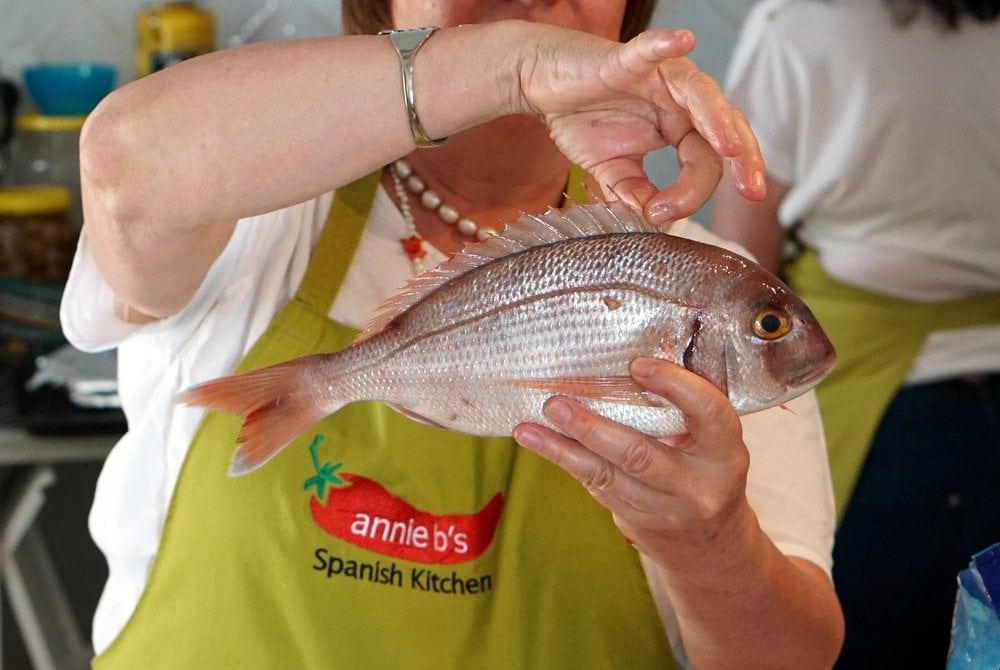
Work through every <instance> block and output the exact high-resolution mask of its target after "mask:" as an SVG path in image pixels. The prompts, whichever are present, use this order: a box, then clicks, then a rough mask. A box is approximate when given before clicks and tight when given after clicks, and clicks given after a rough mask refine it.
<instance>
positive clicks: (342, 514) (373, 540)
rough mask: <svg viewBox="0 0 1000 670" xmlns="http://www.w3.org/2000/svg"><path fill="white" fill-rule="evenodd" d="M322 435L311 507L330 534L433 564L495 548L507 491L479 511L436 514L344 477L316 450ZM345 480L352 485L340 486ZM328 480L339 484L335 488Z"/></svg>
mask: <svg viewBox="0 0 1000 670" xmlns="http://www.w3.org/2000/svg"><path fill="white" fill-rule="evenodd" d="M322 439H323V436H322V435H317V436H316V439H315V440H314V441H313V444H312V446H311V447H310V448H309V452H310V454H311V455H312V458H313V466H314V468H315V469H316V474H315V475H314V476H313V477H310V478H309V479H308V480H307V481H306V485H305V487H306V489H308V488H310V487H316V489H317V491H316V495H314V496H312V498H310V500H309V509H310V512H311V513H312V518H313V520H314V521H315V522H316V524H317V525H318V526H319V527H320V528H322V529H323V530H325V531H326V532H327V533H329V534H330V535H333V536H334V537H336V538H339V539H341V540H343V541H345V542H349V543H351V544H353V545H355V546H358V547H362V548H364V549H368V550H370V551H374V552H376V553H379V554H382V555H383V556H391V557H393V558H400V559H404V560H408V561H413V562H416V563H428V564H449V563H462V562H465V561H471V560H473V559H474V558H477V557H478V556H480V555H482V553H483V552H484V551H486V549H487V548H489V546H490V543H491V542H492V541H493V536H494V535H495V534H496V529H497V524H498V523H499V521H500V515H501V514H502V512H503V505H504V499H503V494H502V493H497V494H496V495H495V496H493V499H492V500H490V501H489V502H488V503H487V504H486V506H485V507H483V509H481V510H480V511H479V512H476V513H475V514H433V513H431V512H427V511H424V510H420V509H417V508H416V507H414V506H413V505H411V504H410V503H408V502H407V501H406V500H403V499H402V498H400V497H399V496H397V495H395V494H393V493H392V492H390V491H389V490H387V489H386V488H385V487H384V486H382V485H381V484H379V483H378V482H376V481H375V480H372V479H369V478H367V477H362V476H361V475H356V474H348V473H341V474H340V475H338V474H337V471H338V470H339V469H340V467H341V464H337V465H331V464H329V463H323V464H322V465H321V464H320V463H319V458H318V456H317V453H316V450H317V448H318V446H319V443H320V441H322ZM345 480H346V481H345ZM345 483H347V484H349V485H348V486H344V487H339V485H341V484H345ZM328 484H331V485H333V486H332V487H331V488H330V489H329V491H327V485H328ZM324 497H325V498H326V502H325V503H323V502H322V499H323V498H324Z"/></svg>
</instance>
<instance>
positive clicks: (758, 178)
mask: <svg viewBox="0 0 1000 670" xmlns="http://www.w3.org/2000/svg"><path fill="white" fill-rule="evenodd" d="M750 181H751V183H752V184H753V187H754V190H756V191H763V190H764V173H763V172H761V171H760V170H754V172H753V174H752V175H751V176H750Z"/></svg>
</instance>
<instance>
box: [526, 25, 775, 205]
mask: <svg viewBox="0 0 1000 670" xmlns="http://www.w3.org/2000/svg"><path fill="white" fill-rule="evenodd" d="M551 31H552V29H548V30H547V31H546V35H545V38H544V40H542V39H540V40H539V43H538V44H537V46H536V47H534V48H533V49H530V50H528V51H527V53H528V54H533V55H532V56H528V57H524V58H522V61H521V62H522V65H521V72H522V74H521V77H520V82H521V95H522V96H523V98H524V102H523V104H524V106H525V107H527V109H529V110H531V111H534V112H536V113H538V114H539V115H540V116H541V117H542V118H543V120H544V121H545V122H546V124H548V126H549V128H550V130H551V134H552V137H553V138H554V139H555V141H556V143H557V144H558V145H559V147H560V149H562V151H563V152H564V153H566V155H567V156H568V157H569V158H570V159H572V160H573V161H574V162H576V163H578V164H580V165H581V166H583V167H584V168H586V169H587V170H588V171H590V172H591V174H593V175H594V176H595V177H596V178H597V179H598V181H599V182H600V183H601V185H602V187H604V188H605V189H607V190H608V191H610V192H613V193H614V194H615V195H616V196H617V197H618V198H620V199H622V200H623V201H625V202H627V203H629V204H631V205H632V206H634V207H637V208H641V209H644V211H645V213H646V216H647V217H648V218H649V219H650V220H651V221H654V222H657V223H664V222H667V221H670V220H673V219H676V218H680V217H683V216H687V215H690V214H692V213H694V212H695V211H696V210H697V209H698V208H699V207H701V205H702V204H704V203H705V201H707V200H708V198H709V197H710V196H711V195H712V193H713V191H714V189H715V187H716V185H717V184H718V182H719V179H720V177H721V175H722V161H723V159H726V160H727V161H728V162H729V166H730V169H731V171H732V174H733V181H734V183H735V185H736V188H737V189H738V190H739V192H740V193H741V194H742V195H743V196H744V197H746V198H748V199H750V200H753V201H759V200H761V199H762V198H763V197H764V194H765V184H764V163H763V159H762V158H761V155H760V150H759V148H758V146H757V141H756V138H755V137H754V135H753V132H752V131H751V130H750V126H749V124H748V123H747V121H746V119H745V118H744V117H743V114H742V113H741V112H740V111H739V110H738V109H737V108H736V107H734V106H733V105H732V104H731V103H730V102H729V101H728V100H727V99H726V98H725V96H724V95H723V94H722V91H721V90H720V88H719V86H718V84H717V83H716V82H715V81H714V80H713V79H712V78H711V77H709V76H708V75H706V74H705V73H704V72H702V71H701V70H699V69H698V67H697V66H696V65H695V64H694V63H692V62H691V61H690V60H688V59H687V58H685V57H684V56H686V55H687V54H688V52H690V50H691V49H692V48H693V47H694V35H692V34H691V33H690V32H689V31H686V30H668V29H660V30H653V31H648V32H645V33H642V34H640V35H639V36H637V37H635V38H634V39H633V40H631V41H630V42H628V43H627V44H617V43H613V42H607V41H604V40H601V39H600V38H597V37H594V36H592V35H587V34H585V33H578V32H572V31H564V32H563V34H562V39H553V36H552V35H551ZM665 146H673V147H674V148H675V149H676V150H677V160H678V163H679V164H680V166H681V171H680V174H679V176H678V178H677V181H676V182H675V183H674V184H672V185H670V186H668V187H667V188H665V189H664V190H662V191H658V189H657V188H656V186H655V185H653V184H652V182H651V181H650V180H649V178H648V177H647V175H646V173H645V171H644V169H643V166H642V160H643V157H644V156H645V155H646V154H647V153H649V152H651V151H655V150H657V149H661V148H663V147H665ZM609 195H610V193H609Z"/></svg>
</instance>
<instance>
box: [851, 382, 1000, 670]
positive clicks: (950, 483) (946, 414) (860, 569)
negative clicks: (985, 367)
mask: <svg viewBox="0 0 1000 670" xmlns="http://www.w3.org/2000/svg"><path fill="white" fill-rule="evenodd" d="M997 541H1000V374H997V373H994V374H990V375H984V376H980V377H976V378H960V379H949V380H945V381H941V382H935V383H930V384H920V385H915V386H908V387H905V388H903V389H901V390H900V391H899V393H898V394H897V395H896V397H895V398H894V399H893V401H892V403H891V404H890V406H889V408H888V410H887V411H886V414H885V416H884V417H883V419H882V422H881V424H880V425H879V428H878V431H877V433H876V435H875V439H874V441H873V443H872V447H871V450H870V452H869V454H868V457H867V460H866V461H865V464H864V467H863V469H862V471H861V475H860V478H859V480H858V484H857V488H856V490H855V492H854V494H853V496H852V498H851V501H850V503H849V504H848V507H847V511H846V512H845V514H844V518H843V521H842V523H841V524H840V527H839V528H838V531H837V536H836V544H835V545H834V551H833V557H834V565H833V577H834V583H835V585H836V587H837V592H838V594H839V595H840V599H841V603H842V605H843V608H844V615H845V617H846V620H847V637H846V642H845V645H844V651H843V653H842V654H841V658H840V661H839V662H838V664H837V666H836V667H837V668H843V669H846V670H863V669H866V668H879V669H881V670H885V669H892V668H944V665H945V659H946V656H947V652H948V645H949V641H950V632H951V617H952V613H953V609H954V603H955V594H956V589H957V587H956V577H957V576H958V572H959V571H960V570H963V569H965V568H966V567H968V564H969V560H970V558H971V557H972V554H974V553H975V552H977V551H979V550H981V549H984V548H986V547H987V546H989V545H991V544H993V543H994V542H997Z"/></svg>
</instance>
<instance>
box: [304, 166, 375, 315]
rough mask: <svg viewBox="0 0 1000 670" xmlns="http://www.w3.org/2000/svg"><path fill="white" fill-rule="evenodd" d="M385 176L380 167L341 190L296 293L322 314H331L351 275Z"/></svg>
mask: <svg viewBox="0 0 1000 670" xmlns="http://www.w3.org/2000/svg"><path fill="white" fill-rule="evenodd" d="M381 177H382V170H376V171H375V172H372V173H371V174H370V175H368V176H366V177H362V178H361V179H359V180H357V181H355V182H352V183H350V184H348V185H346V186H342V187H341V188H338V189H337V193H336V195H335V196H334V198H333V204H332V205H331V206H330V213H329V214H327V217H326V223H325V224H324V225H323V232H322V234H321V235H320V238H319V242H318V243H317V245H316V249H315V250H314V251H313V254H312V258H310V260H309V267H308V268H306V274H305V276H304V277H303V278H302V283H301V284H299V290H298V291H297V292H296V294H295V297H296V299H297V300H299V301H300V302H304V303H305V304H307V305H309V306H310V307H312V308H314V309H315V310H316V311H317V312H319V313H320V314H327V313H329V311H330V307H331V306H332V305H333V300H334V298H336V297H337V292H338V291H339V290H340V285H341V283H342V282H343V281H344V277H345V276H346V275H347V268H349V267H350V265H351V258H353V257H354V251H355V249H357V247H358V242H359V241H360V240H361V234H362V233H363V232H364V230H365V224H366V223H367V222H368V216H369V214H371V210H372V204H373V203H374V202H375V192H376V190H377V189H378V184H379V180H380V179H381Z"/></svg>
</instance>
